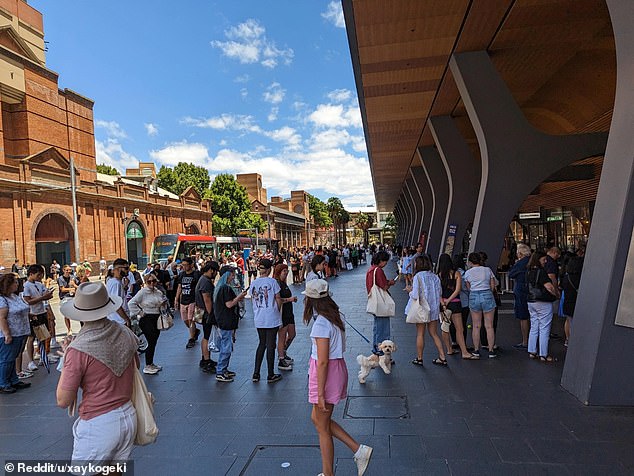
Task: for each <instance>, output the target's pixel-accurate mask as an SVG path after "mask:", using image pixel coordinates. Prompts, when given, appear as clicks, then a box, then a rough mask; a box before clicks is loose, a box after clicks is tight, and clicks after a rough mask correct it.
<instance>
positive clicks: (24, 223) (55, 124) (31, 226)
mask: <svg viewBox="0 0 634 476" xmlns="http://www.w3.org/2000/svg"><path fill="white" fill-rule="evenodd" d="M0 101H1V109H2V115H1V118H0V119H1V120H0V142H1V145H2V149H1V150H0V223H2V224H3V226H1V227H0V264H3V265H4V266H7V265H11V264H12V263H13V260H14V259H18V260H19V261H20V262H21V263H34V262H39V263H42V264H48V263H50V262H51V260H52V259H57V261H58V262H62V263H64V262H70V261H77V260H79V259H80V258H81V259H82V260H85V259H87V260H89V261H92V262H96V261H98V260H99V259H100V258H101V256H103V257H105V258H106V259H107V260H112V259H114V258H116V257H119V256H128V257H129V258H130V259H132V260H133V261H135V262H141V263H142V262H143V260H144V257H145V256H147V255H148V254H149V251H150V247H151V244H152V241H153V239H154V237H155V236H156V235H157V234H161V233H177V232H187V231H190V232H192V231H197V232H201V233H209V234H210V233H211V208H210V204H209V202H208V201H207V200H201V198H200V197H199V196H198V194H197V193H196V192H195V190H193V189H192V188H190V189H188V190H186V191H185V192H184V193H183V194H182V195H181V196H176V195H173V194H171V193H169V192H167V191H165V190H161V189H159V188H158V187H157V186H156V173H155V170H154V165H153V164H148V163H141V164H139V168H138V169H131V170H129V171H128V172H129V174H127V176H125V177H118V176H115V177H113V176H107V175H102V174H98V173H97V171H96V158H95V138H94V124H93V101H91V100H90V99H88V98H86V97H84V96H82V95H80V94H78V93H76V92H74V91H71V90H69V89H63V90H61V89H59V87H58V75H57V73H55V72H53V71H51V70H50V69H48V68H47V67H46V63H45V47H44V31H43V23H42V15H41V14H40V12H38V11H37V10H35V9H34V8H33V7H31V6H30V5H28V4H27V3H26V2H25V1H22V0H17V1H16V0H0ZM71 156H72V158H73V160H74V163H75V168H76V185H77V194H76V196H77V220H78V236H79V256H76V253H75V246H74V239H73V227H72V224H73V207H72V197H71V192H70V180H71V172H70V161H69V159H70V158H71Z"/></svg>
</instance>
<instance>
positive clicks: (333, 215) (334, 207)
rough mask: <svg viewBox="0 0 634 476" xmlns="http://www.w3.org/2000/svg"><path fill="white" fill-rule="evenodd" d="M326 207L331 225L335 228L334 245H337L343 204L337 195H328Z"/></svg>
mask: <svg viewBox="0 0 634 476" xmlns="http://www.w3.org/2000/svg"><path fill="white" fill-rule="evenodd" d="M326 209H327V210H328V214H329V215H330V219H331V220H332V225H333V227H334V229H335V246H339V226H340V224H341V211H342V210H343V204H342V203H341V200H339V199H338V198H337V197H330V198H329V199H328V200H327V201H326ZM344 211H345V210H344Z"/></svg>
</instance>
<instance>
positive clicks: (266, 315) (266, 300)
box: [249, 277, 282, 329]
mask: <svg viewBox="0 0 634 476" xmlns="http://www.w3.org/2000/svg"><path fill="white" fill-rule="evenodd" d="M279 292H280V285H279V283H278V282H277V281H276V280H275V279H273V278H268V277H260V278H256V279H254V280H253V282H252V283H251V286H249V293H250V294H251V302H252V303H253V321H254V322H255V327H256V328H260V329H271V328H273V327H280V326H281V325H282V313H281V312H280V310H279V309H278V307H277V301H275V295H276V294H278V293H279Z"/></svg>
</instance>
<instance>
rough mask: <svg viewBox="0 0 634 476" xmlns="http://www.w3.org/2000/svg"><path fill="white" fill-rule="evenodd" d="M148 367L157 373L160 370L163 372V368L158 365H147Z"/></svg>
mask: <svg viewBox="0 0 634 476" xmlns="http://www.w3.org/2000/svg"><path fill="white" fill-rule="evenodd" d="M148 367H152V368H153V369H156V371H157V372H160V371H161V370H163V366H162V365H158V364H150V365H148Z"/></svg>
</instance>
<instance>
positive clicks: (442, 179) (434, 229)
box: [419, 147, 449, 263]
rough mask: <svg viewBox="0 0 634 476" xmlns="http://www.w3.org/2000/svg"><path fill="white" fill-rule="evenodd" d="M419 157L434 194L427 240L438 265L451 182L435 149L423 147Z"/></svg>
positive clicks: (430, 251)
mask: <svg viewBox="0 0 634 476" xmlns="http://www.w3.org/2000/svg"><path fill="white" fill-rule="evenodd" d="M419 155H420V157H421V158H422V164H423V168H424V169H425V175H427V180H428V181H429V188H430V189H431V192H432V211H431V226H430V227H429V237H428V239H427V253H429V255H430V256H431V257H432V260H433V261H434V263H437V262H438V257H439V256H440V253H442V250H443V248H444V241H443V237H444V232H445V231H446V228H447V225H446V222H447V212H448V206H449V182H448V178H447V171H446V169H445V166H444V165H443V162H442V159H441V158H440V154H439V153H438V150H436V148H435V147H422V148H421V149H420V150H419Z"/></svg>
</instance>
